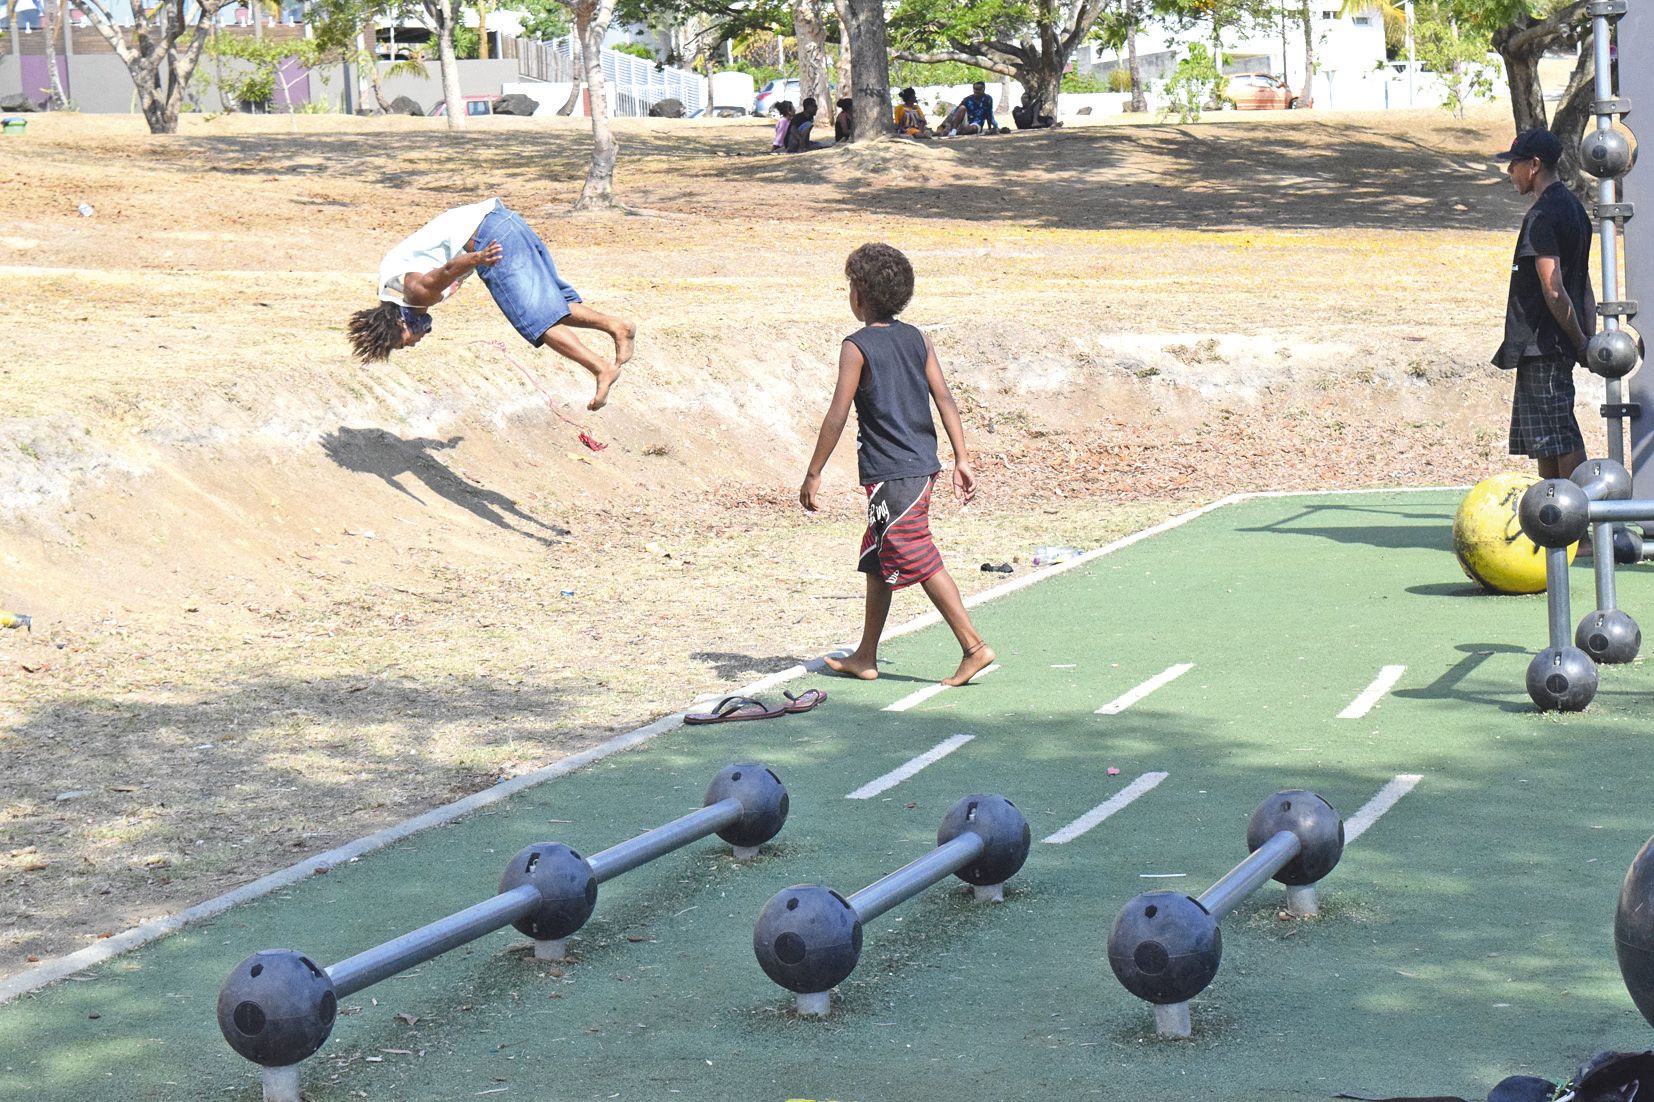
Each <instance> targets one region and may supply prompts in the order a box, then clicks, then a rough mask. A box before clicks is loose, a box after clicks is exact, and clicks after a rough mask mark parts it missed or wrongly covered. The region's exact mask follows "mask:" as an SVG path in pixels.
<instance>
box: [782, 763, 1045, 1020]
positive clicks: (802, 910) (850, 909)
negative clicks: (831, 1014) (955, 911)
mask: <svg viewBox="0 0 1654 1102" xmlns="http://www.w3.org/2000/svg"><path fill="white" fill-rule="evenodd" d="M1029 844H1030V836H1029V830H1028V821H1027V820H1026V819H1025V818H1023V815H1022V812H1020V811H1018V810H1017V808H1016V805H1014V804H1012V803H1011V801H1009V800H1007V799H1005V798H1004V797H1003V796H994V795H986V794H984V795H977V796H966V797H965V798H964V799H962V800H960V801H959V802H958V803H956V804H954V805H953V807H952V808H950V809H949V811H948V813H947V815H946V817H944V818H943V820H942V826H941V828H940V829H939V830H938V831H937V833H936V848H935V849H933V850H931V851H930V852H929V853H927V854H925V855H924V856H923V857H921V858H919V859H918V860H916V861H912V862H910V863H909V864H907V865H904V866H902V867H901V868H899V869H897V870H896V871H895V872H893V873H891V874H889V875H888V876H885V877H882V878H881V879H879V880H875V881H874V882H873V883H871V884H869V885H868V886H867V887H865V888H863V889H861V890H860V891H858V892H855V893H854V894H852V895H850V896H843V895H840V894H839V893H838V892H835V891H833V890H832V889H831V888H828V887H825V886H823V885H820V884H798V885H794V886H793V887H790V888H787V889H786V890H784V891H780V892H777V893H776V894H775V896H774V897H773V898H771V899H770V901H769V902H768V903H767V904H765V905H764V909H763V911H762V912H761V913H760V914H759V916H758V921H757V922H756V923H755V924H754V925H753V929H752V948H753V953H754V955H755V956H757V958H758V964H759V966H760V967H762V968H763V969H764V972H765V974H767V975H768V976H769V977H770V979H772V980H774V981H775V982H776V983H778V984H780V985H781V986H782V987H785V988H787V989H788V990H789V991H792V992H794V993H795V994H796V995H797V1000H796V1005H797V1009H798V1013H799V1014H800V1015H803V1016H806V1017H821V1016H824V1015H825V1014H826V1013H827V1012H828V1009H829V1007H830V1006H831V992H832V989H833V988H834V987H836V986H838V984H840V983H842V982H843V981H844V980H846V979H848V978H849V976H850V973H851V972H853V971H855V968H856V962H857V960H858V959H859V958H860V956H861V943H862V927H863V926H864V925H865V924H866V923H869V922H871V921H873V920H874V919H875V918H877V917H879V916H880V915H882V914H884V913H885V912H886V911H888V910H890V909H891V908H892V907H895V906H897V905H899V904H901V903H905V902H906V901H907V900H909V899H912V898H913V897H914V896H916V895H918V894H919V893H920V892H922V891H924V890H925V889H927V888H929V887H931V886H933V885H935V884H937V883H939V882H940V881H942V880H945V879H946V878H947V877H949V876H958V877H959V878H960V879H961V880H963V881H965V882H966V883H967V884H970V885H971V886H972V889H973V893H974V895H975V897H976V899H978V900H979V901H986V902H998V901H999V900H1001V899H1003V898H1004V894H1003V884H1004V882H1005V881H1006V880H1008V879H1010V878H1011V877H1012V876H1014V875H1015V874H1016V872H1017V870H1018V869H1020V868H1021V867H1022V863H1023V861H1025V860H1026V859H1027V857H1028V847H1029Z"/></svg>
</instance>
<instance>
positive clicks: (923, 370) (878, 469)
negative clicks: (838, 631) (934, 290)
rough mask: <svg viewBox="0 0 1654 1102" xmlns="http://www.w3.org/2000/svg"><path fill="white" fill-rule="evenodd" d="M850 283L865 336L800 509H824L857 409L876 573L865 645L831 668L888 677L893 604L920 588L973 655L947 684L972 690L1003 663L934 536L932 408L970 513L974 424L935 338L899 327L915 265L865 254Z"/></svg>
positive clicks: (869, 569)
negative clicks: (821, 501)
mask: <svg viewBox="0 0 1654 1102" xmlns="http://www.w3.org/2000/svg"><path fill="white" fill-rule="evenodd" d="M844 274H845V275H846V276H847V277H848V278H849V280H850V312H851V313H852V314H854V315H855V316H856V320H857V321H859V322H861V323H862V328H861V329H859V330H858V331H856V332H855V333H852V334H850V336H848V337H846V338H845V340H844V344H843V346H842V347H841V348H840V350H839V361H838V384H837V385H836V386H835V387H834V388H833V399H832V402H831V404H830V405H829V406H828V407H827V416H826V417H825V418H824V419H823V420H822V422H821V432H820V434H819V435H818V436H817V438H816V447H815V453H814V454H813V455H811V456H810V466H809V470H808V471H807V472H806V474H805V476H804V485H803V486H801V487H800V488H799V491H798V500H799V503H800V504H802V505H803V506H804V508H805V509H807V510H809V511H810V512H812V513H813V512H815V511H816V510H817V509H818V508H819V507H820V506H819V505H818V503H817V500H816V495H817V494H819V493H820V491H821V471H822V468H824V467H825V466H826V465H827V458H828V456H830V455H832V454H833V448H834V447H836V446H837V445H838V441H839V437H840V436H841V435H842V434H843V432H844V425H845V422H846V421H847V420H848V419H849V416H850V406H851V404H852V402H853V403H854V404H855V407H856V419H857V421H858V422H859V425H860V427H859V428H858V430H857V433H856V467H857V473H858V476H859V479H860V481H861V484H862V487H863V488H864V489H865V490H866V491H867V534H866V535H864V536H863V537H862V543H861V560H860V562H859V563H858V564H857V569H859V570H860V571H861V572H862V573H864V574H866V575H867V608H866V615H865V619H864V621H863V623H862V634H861V643H860V644H859V645H858V646H857V647H856V649H855V651H854V652H853V653H852V654H849V655H847V656H845V657H844V658H829V659H827V665H828V667H829V668H830V669H832V670H833V671H834V672H836V673H841V674H844V675H845V676H847V677H859V678H861V679H863V680H865V681H871V680H873V679H874V678H876V677H878V676H879V665H878V655H879V636H880V635H882V634H883V633H884V624H885V620H886V619H887V618H888V617H889V615H890V598H891V595H892V594H893V593H894V592H895V591H896V590H898V589H902V588H905V587H907V586H910V585H915V584H917V585H919V586H922V587H923V588H924V591H925V596H927V597H929V598H930V600H931V603H932V604H934V605H935V606H936V610H937V611H938V612H940V613H941V614H942V619H943V620H945V621H946V622H947V625H948V627H950V628H952V629H953V634H954V637H955V638H957V639H958V640H959V646H960V648H961V649H962V650H963V651H964V654H963V656H962V657H961V658H960V660H959V668H958V669H957V670H955V671H954V672H953V675H952V676H951V677H947V678H944V679H943V681H942V684H944V685H963V684H965V683H966V682H967V681H969V680H970V679H971V678H973V677H975V676H976V675H977V674H979V673H981V672H982V671H983V670H984V669H986V668H987V667H988V666H989V665H990V664H991V663H992V662H993V660H994V652H993V648H991V647H989V646H988V644H987V643H985V642H983V641H982V637H981V636H980V635H978V634H977V633H976V628H975V627H974V626H972V624H971V618H970V616H969V614H968V613H966V611H965V602H964V601H963V600H962V599H961V598H960V596H959V587H958V586H956V585H955V584H954V582H953V578H952V577H950V576H949V574H948V572H947V569H946V568H945V567H944V566H943V565H942V556H941V553H940V552H938V551H937V550H936V544H935V543H934V542H933V541H932V539H931V536H930V492H931V488H932V487H933V486H934V485H935V484H936V476H937V474H938V473H940V471H941V469H942V466H941V464H940V463H939V462H938V461H937V458H936V425H935V423H934V422H933V421H932V420H931V416H930V406H931V403H932V402H933V401H934V402H935V403H936V411H937V413H939V414H941V417H942V427H943V429H945V430H946V431H947V434H948V443H949V444H950V445H952V447H953V489H954V492H955V493H956V494H958V495H959V499H960V504H964V503H966V502H968V501H970V499H971V498H972V497H973V496H975V494H976V475H975V473H974V472H973V471H972V470H971V463H970V455H969V453H968V452H967V451H966V450H965V427H964V425H963V424H962V423H961V422H960V420H959V407H958V406H956V405H954V402H953V395H952V394H951V393H950V392H949V391H948V384H947V381H946V380H945V379H943V378H942V367H941V364H939V363H938V362H937V360H936V350H935V348H933V347H932V346H931V343H930V338H929V337H927V336H926V335H925V334H923V333H921V332H920V331H919V330H917V329H915V328H914V327H913V326H911V325H909V324H907V323H906V322H903V321H897V320H896V315H897V314H900V313H901V312H902V310H903V309H904V308H905V307H906V306H907V304H908V301H909V300H910V299H911V298H912V297H913V266H912V265H911V264H910V263H908V259H907V257H905V256H903V255H902V254H901V253H900V252H899V251H897V250H896V249H893V248H891V247H890V246H889V245H882V244H869V245H863V246H861V248H859V249H857V250H856V251H855V252H853V253H851V254H850V258H849V259H848V260H846V261H845V263H844Z"/></svg>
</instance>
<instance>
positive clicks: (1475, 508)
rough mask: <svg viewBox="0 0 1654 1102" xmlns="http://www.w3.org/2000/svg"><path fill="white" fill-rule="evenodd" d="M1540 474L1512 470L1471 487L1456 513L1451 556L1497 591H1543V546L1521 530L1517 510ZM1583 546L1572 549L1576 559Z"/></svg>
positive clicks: (1471, 575)
mask: <svg viewBox="0 0 1654 1102" xmlns="http://www.w3.org/2000/svg"><path fill="white" fill-rule="evenodd" d="M1538 481H1539V478H1538V476H1537V475H1531V474H1520V473H1517V472H1515V471H1508V472H1506V473H1505V474H1496V475H1494V476H1493V477H1492V478H1484V479H1483V480H1482V481H1480V482H1478V483H1476V485H1475V486H1473V487H1471V489H1470V492H1469V493H1468V494H1466V495H1465V496H1464V501H1462V502H1460V503H1459V511H1458V512H1457V513H1455V514H1454V516H1453V554H1454V555H1456V556H1458V559H1459V566H1460V567H1462V568H1463V569H1464V572H1465V574H1466V576H1468V577H1469V578H1470V580H1471V581H1473V582H1476V583H1477V584H1478V585H1480V586H1481V587H1482V588H1483V589H1486V590H1489V591H1490V592H1493V593H1543V592H1545V549H1544V548H1543V547H1540V546H1538V545H1536V544H1535V543H1534V542H1533V541H1532V540H1530V539H1529V538H1528V537H1527V536H1526V535H1524V534H1523V532H1522V522H1521V521H1520V520H1519V519H1518V518H1517V515H1516V511H1517V508H1518V507H1519V506H1520V505H1521V504H1522V495H1523V494H1524V493H1526V492H1527V489H1528V487H1529V486H1532V485H1533V484H1534V483H1535V482H1538ZM1578 548H1579V544H1577V543H1576V544H1572V545H1570V546H1569V548H1568V561H1569V562H1570V563H1572V562H1573V561H1574V552H1575V551H1576V550H1578Z"/></svg>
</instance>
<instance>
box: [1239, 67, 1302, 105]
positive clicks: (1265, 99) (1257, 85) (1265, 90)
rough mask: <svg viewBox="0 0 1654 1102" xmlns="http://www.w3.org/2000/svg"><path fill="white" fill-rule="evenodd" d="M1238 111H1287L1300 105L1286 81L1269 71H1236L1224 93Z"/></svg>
mask: <svg viewBox="0 0 1654 1102" xmlns="http://www.w3.org/2000/svg"><path fill="white" fill-rule="evenodd" d="M1224 94H1225V95H1226V96H1227V97H1228V98H1229V99H1230V100H1231V101H1233V102H1234V104H1235V110H1237V111H1285V110H1286V109H1287V108H1289V107H1296V106H1298V97H1297V96H1295V95H1293V94H1292V89H1291V88H1289V87H1287V83H1286V81H1284V80H1282V79H1281V78H1280V77H1277V76H1271V75H1270V74H1268V73H1235V74H1234V75H1233V76H1231V77H1230V78H1229V89H1228V91H1227V92H1225V93H1224Z"/></svg>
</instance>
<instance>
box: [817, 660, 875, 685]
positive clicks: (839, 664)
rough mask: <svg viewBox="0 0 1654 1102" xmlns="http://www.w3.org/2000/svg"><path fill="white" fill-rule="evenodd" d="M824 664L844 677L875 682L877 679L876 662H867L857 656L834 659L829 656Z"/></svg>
mask: <svg viewBox="0 0 1654 1102" xmlns="http://www.w3.org/2000/svg"><path fill="white" fill-rule="evenodd" d="M826 662H827V668H828V669H830V670H832V671H833V672H834V673H836V674H841V675H843V676H845V677H859V678H861V679H862V680H863V681H877V680H878V679H879V664H878V662H877V660H868V659H866V658H862V657H860V656H858V655H854V654H847V655H845V656H844V657H843V658H834V657H832V656H831V655H829V656H828V657H827V659H826Z"/></svg>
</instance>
